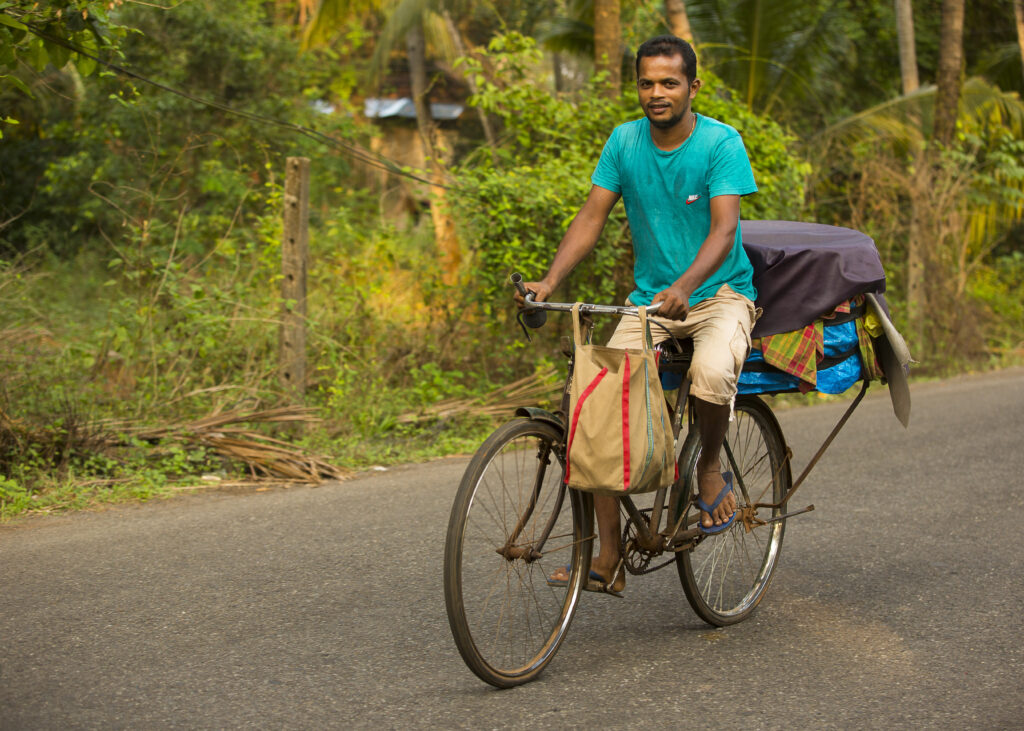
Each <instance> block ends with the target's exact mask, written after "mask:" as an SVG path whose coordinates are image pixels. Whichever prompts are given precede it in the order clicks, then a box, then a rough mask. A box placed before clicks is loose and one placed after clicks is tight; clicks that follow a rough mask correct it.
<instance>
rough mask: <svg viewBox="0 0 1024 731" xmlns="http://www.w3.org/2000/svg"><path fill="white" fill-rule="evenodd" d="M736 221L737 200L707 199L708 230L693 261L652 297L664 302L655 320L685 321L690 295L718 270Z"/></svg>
mask: <svg viewBox="0 0 1024 731" xmlns="http://www.w3.org/2000/svg"><path fill="white" fill-rule="evenodd" d="M739 220H740V197H739V196H738V195H718V196H715V197H714V198H712V199H711V230H710V231H709V232H708V237H707V238H706V239H704V243H702V244H701V247H700V250H699V251H698V252H697V256H696V258H695V259H694V260H693V263H692V264H691V265H690V267H689V268H688V269H687V270H686V271H685V272H683V275H682V276H681V277H679V279H677V280H676V281H675V283H674V284H673V285H672V286H671V287H669V288H668V289H666V290H663V291H661V292H659V293H658V294H656V295H654V302H664V303H665V304H663V305H662V306H661V310H660V311H659V312H658V316H659V317H667V318H669V319H671V320H685V319H686V315H687V314H688V313H689V311H690V295H692V294H693V293H694V292H696V291H697V289H698V288H699V287H700V285H701V284H703V283H704V282H705V281H707V279H708V277H710V276H711V275H712V274H714V273H715V271H717V270H718V267H720V266H722V262H724V261H725V258H726V257H727V256H728V255H729V250H730V249H731V248H732V245H733V241H735V238H736V226H737V225H738V224H739Z"/></svg>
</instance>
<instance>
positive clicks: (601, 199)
mask: <svg viewBox="0 0 1024 731" xmlns="http://www.w3.org/2000/svg"><path fill="white" fill-rule="evenodd" d="M619 197H620V196H619V194H618V193H613V192H612V191H610V190H607V189H606V188H602V187H600V186H597V185H594V186H592V187H591V188H590V193H589V194H588V195H587V200H586V202H585V203H584V204H583V207H582V208H580V212H579V213H577V214H576V218H574V219H573V220H572V223H571V224H569V230H568V231H566V232H565V236H563V237H562V243H560V244H559V245H558V251H557V252H556V253H555V258H554V260H553V261H552V262H551V267H550V268H549V269H548V273H547V274H545V275H544V278H543V279H542V280H540V281H539V282H526V283H525V286H526V289H527V290H529V291H531V292H534V293H535V294H536V297H535V299H536V300H537V301H538V302H541V301H543V300H546V299H547V298H548V297H549V296H551V293H552V292H553V291H555V289H556V288H557V287H558V285H559V284H561V283H562V281H563V280H564V279H565V278H566V277H567V276H568V275H569V273H570V272H571V271H572V270H573V269H575V268H576V265H577V264H579V263H580V262H581V261H583V259H584V258H586V256H587V254H589V253H590V252H591V251H593V250H594V247H595V246H597V240H598V238H600V236H601V231H603V230H604V225H605V223H606V222H607V221H608V215H609V214H610V213H611V212H612V208H613V207H614V206H615V204H616V203H617V202H618V200H619ZM515 298H516V301H517V302H519V303H520V304H522V297H521V296H520V295H519V294H516V295H515Z"/></svg>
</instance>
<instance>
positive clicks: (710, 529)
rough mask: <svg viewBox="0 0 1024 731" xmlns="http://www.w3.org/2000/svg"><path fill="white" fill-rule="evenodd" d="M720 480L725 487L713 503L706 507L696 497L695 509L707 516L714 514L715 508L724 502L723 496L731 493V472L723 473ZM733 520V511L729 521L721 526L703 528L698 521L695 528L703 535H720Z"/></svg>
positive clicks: (734, 517) (734, 515)
mask: <svg viewBox="0 0 1024 731" xmlns="http://www.w3.org/2000/svg"><path fill="white" fill-rule="evenodd" d="M722 479H724V480H725V487H723V488H722V491H721V492H720V493H718V497H716V498H715V502H713V503H711V505H708V504H707V503H706V502H704V501H703V500H701V499H700V495H697V499H696V500H695V501H694V502H696V504H697V507H698V508H700V509H701V510H703V511H704V512H705V513H707V514H708V515H713V514H714V512H715V508H717V507H718V506H719V505H721V504H722V501H723V500H725V496H726V495H728V494H729V493H730V492H732V472H723V473H722ZM735 520H736V511H735V510H734V511H732V515H730V516H729V520H727V521H725V522H724V523H722V524H721V525H711V526H705V525H704V522H703V521H701V520H699V519H698V520H697V528H698V529H699V530H700V532H701V533H704V534H705V535H714V534H715V533H721V532H722V531H724V530H725V529H726V528H728V527H729V526H730V525H732V524H733V521H735Z"/></svg>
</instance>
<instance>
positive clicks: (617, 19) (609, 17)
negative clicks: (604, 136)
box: [594, 0, 622, 98]
mask: <svg viewBox="0 0 1024 731" xmlns="http://www.w3.org/2000/svg"><path fill="white" fill-rule="evenodd" d="M594 70H595V71H597V72H598V73H601V72H604V73H606V74H608V85H607V93H608V95H609V96H610V97H613V98H614V97H617V96H618V95H619V92H620V91H621V89H622V19H621V8H620V5H619V0H594Z"/></svg>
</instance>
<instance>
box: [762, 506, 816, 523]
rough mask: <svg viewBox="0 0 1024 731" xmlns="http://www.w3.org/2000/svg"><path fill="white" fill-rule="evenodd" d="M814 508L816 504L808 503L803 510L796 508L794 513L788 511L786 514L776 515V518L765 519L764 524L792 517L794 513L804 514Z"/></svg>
mask: <svg viewBox="0 0 1024 731" xmlns="http://www.w3.org/2000/svg"><path fill="white" fill-rule="evenodd" d="M812 510H814V506H813V505H808V506H807V507H806V508H804V509H802V510H794V511H793V512H792V513H786V514H784V515H776V516H775V517H774V518H769V519H768V520H766V521H764V524H765V525H768V523H778V522H779V521H780V520H785V519H786V518H792V517H793V516H794V515H803V514H804V513H809V512H811V511H812Z"/></svg>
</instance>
